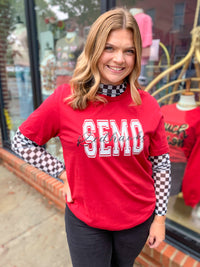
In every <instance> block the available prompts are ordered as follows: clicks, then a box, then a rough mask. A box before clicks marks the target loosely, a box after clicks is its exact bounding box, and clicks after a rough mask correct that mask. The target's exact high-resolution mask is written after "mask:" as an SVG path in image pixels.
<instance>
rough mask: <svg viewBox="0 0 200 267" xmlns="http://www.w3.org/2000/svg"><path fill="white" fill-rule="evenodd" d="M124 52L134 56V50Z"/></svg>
mask: <svg viewBox="0 0 200 267" xmlns="http://www.w3.org/2000/svg"><path fill="white" fill-rule="evenodd" d="M126 52H127V53H128V54H135V50H134V49H128V50H127V51H126Z"/></svg>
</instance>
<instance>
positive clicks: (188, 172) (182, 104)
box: [161, 89, 200, 207]
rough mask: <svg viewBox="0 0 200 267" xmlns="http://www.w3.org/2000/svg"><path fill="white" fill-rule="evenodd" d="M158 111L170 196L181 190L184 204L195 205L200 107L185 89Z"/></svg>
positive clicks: (199, 187)
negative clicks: (166, 154)
mask: <svg viewBox="0 0 200 267" xmlns="http://www.w3.org/2000/svg"><path fill="white" fill-rule="evenodd" d="M161 111H162V113H163V115H164V119H165V130H166V134H167V139H168V143H169V148H170V158H171V163H172V185H171V196H173V195H178V194H179V192H181V191H182V192H183V198H184V201H185V204H186V205H189V206H191V207H194V206H195V205H196V204H198V202H199V201H200V171H199V161H200V107H198V106H197V103H196V102H195V95H194V94H193V93H192V92H190V91H189V90H188V89H187V90H186V92H185V93H184V94H182V95H180V99H179V101H178V102H177V103H174V104H170V105H164V106H162V107H161Z"/></svg>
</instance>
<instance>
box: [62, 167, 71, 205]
mask: <svg viewBox="0 0 200 267" xmlns="http://www.w3.org/2000/svg"><path fill="white" fill-rule="evenodd" d="M59 178H60V179H61V180H63V182H64V187H63V195H64V197H65V198H66V197H67V202H70V203H72V202H73V199H72V195H71V190H70V187H69V183H68V180H67V174H66V171H63V172H62V173H61V175H60V177H59Z"/></svg>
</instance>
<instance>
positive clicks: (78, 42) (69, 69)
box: [55, 32, 84, 87]
mask: <svg viewBox="0 0 200 267" xmlns="http://www.w3.org/2000/svg"><path fill="white" fill-rule="evenodd" d="M83 44H84V43H83V38H82V37H80V36H78V35H77V33H76V32H73V33H72V32H69V33H67V34H66V36H65V37H63V38H61V39H60V40H58V41H57V43H56V50H55V51H56V52H55V53H56V77H57V82H56V86H57V87H58V86H59V85H61V84H63V83H68V82H69V80H70V78H71V76H72V74H73V71H74V68H75V65H76V60H77V57H78V56H79V54H80V53H81V51H82V49H83Z"/></svg>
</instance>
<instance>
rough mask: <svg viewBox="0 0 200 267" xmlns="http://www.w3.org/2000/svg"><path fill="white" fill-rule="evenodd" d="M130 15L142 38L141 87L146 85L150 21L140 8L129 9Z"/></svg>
mask: <svg viewBox="0 0 200 267" xmlns="http://www.w3.org/2000/svg"><path fill="white" fill-rule="evenodd" d="M130 13H131V14H132V15H133V16H134V18H135V19H136V21H137V23H138V26H139V29H140V33H141V38H142V60H141V73H140V77H139V82H140V84H141V85H142V86H145V85H147V83H148V81H147V78H146V65H147V63H148V60H149V57H150V47H151V45H152V39H153V37H152V24H153V22H152V19H151V17H150V16H149V15H147V14H145V13H144V10H143V9H142V8H131V9H130Z"/></svg>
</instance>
